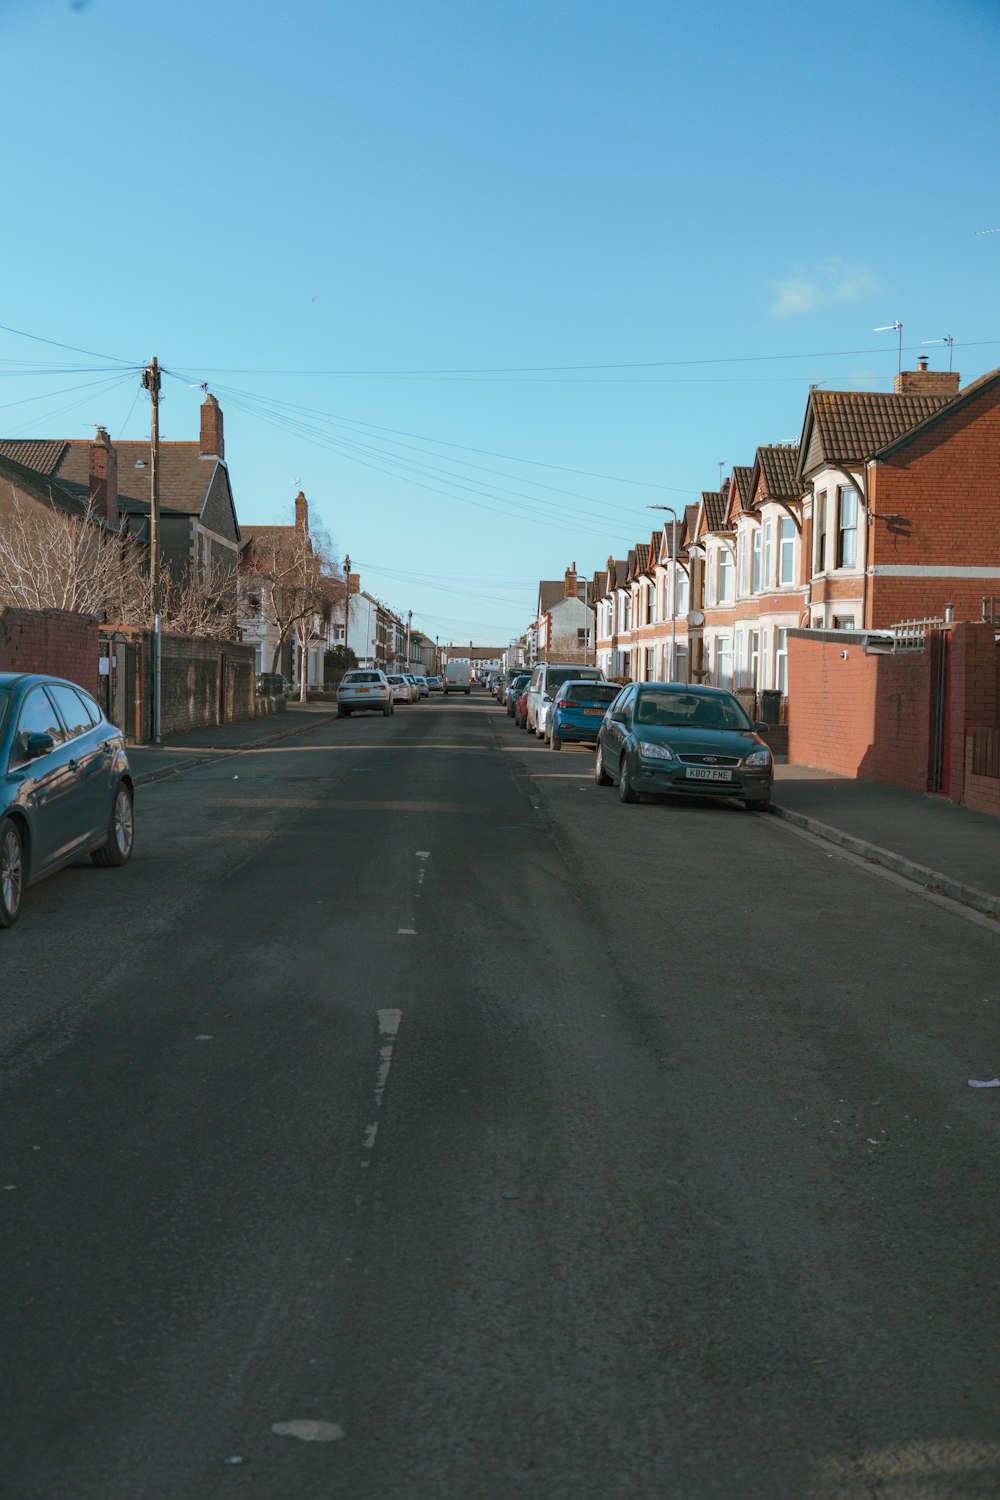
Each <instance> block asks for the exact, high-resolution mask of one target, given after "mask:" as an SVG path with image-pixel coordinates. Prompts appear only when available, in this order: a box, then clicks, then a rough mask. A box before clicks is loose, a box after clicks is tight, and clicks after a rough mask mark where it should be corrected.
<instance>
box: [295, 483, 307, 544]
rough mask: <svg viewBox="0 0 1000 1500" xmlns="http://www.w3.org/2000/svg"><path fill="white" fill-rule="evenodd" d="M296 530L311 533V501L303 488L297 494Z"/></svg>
mask: <svg viewBox="0 0 1000 1500" xmlns="http://www.w3.org/2000/svg"><path fill="white" fill-rule="evenodd" d="M295 530H296V531H304V532H305V534H306V536H308V535H309V501H308V500H307V499H306V497H305V495H303V493H302V491H301V490H299V493H298V494H297V495H296V496H295Z"/></svg>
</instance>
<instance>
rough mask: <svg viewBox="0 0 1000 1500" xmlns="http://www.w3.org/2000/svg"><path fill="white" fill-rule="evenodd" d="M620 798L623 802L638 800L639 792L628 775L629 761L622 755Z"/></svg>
mask: <svg viewBox="0 0 1000 1500" xmlns="http://www.w3.org/2000/svg"><path fill="white" fill-rule="evenodd" d="M618 799H619V801H621V802H638V800H639V793H638V792H637V791H636V790H635V788H634V787H633V785H632V783H631V781H630V780H629V775H628V761H627V760H626V759H625V757H624V755H623V756H622V763H621V769H620V770H619V772H618Z"/></svg>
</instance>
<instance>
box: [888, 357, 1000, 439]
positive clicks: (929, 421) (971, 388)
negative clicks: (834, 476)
mask: <svg viewBox="0 0 1000 1500" xmlns="http://www.w3.org/2000/svg"><path fill="white" fill-rule="evenodd" d="M997 384H1000V369H997V370H989V371H987V373H986V374H985V375H980V377H979V379H978V380H972V381H970V382H969V384H968V385H967V386H966V387H965V388H964V390H961V391H959V392H958V395H957V396H952V398H951V399H950V400H949V401H947V402H945V404H944V405H943V406H939V407H938V409H937V411H933V412H931V413H930V414H929V415H928V416H926V417H924V419H923V420H922V421H921V422H918V423H917V424H916V426H914V427H911V428H909V429H908V431H906V432H904V433H902V434H901V435H900V436H899V437H897V438H894V439H893V440H892V441H891V442H889V443H886V444H885V446H884V447H882V448H880V449H879V450H878V452H877V453H875V454H872V455H871V456H872V457H873V458H884V457H885V456H886V455H887V454H889V453H892V452H895V450H896V449H897V448H902V447H903V446H904V445H905V444H906V443H909V442H912V441H913V440H914V439H915V438H917V437H922V436H923V434H924V433H925V432H926V431H927V429H928V428H929V427H933V426H934V424H935V423H936V422H938V421H940V420H941V418H943V417H945V416H949V417H950V416H951V414H952V412H953V411H955V410H956V409H957V408H959V407H962V406H964V405H965V404H966V402H968V401H971V400H972V399H973V398H974V397H976V396H980V395H983V394H984V393H985V392H986V391H988V390H989V389H991V388H992V387H994V386H996V385H997Z"/></svg>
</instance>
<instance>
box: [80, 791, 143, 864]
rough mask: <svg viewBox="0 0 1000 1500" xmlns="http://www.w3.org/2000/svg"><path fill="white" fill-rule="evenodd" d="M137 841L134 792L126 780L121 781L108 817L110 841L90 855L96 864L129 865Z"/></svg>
mask: <svg viewBox="0 0 1000 1500" xmlns="http://www.w3.org/2000/svg"><path fill="white" fill-rule="evenodd" d="M134 843H135V818H134V816H133V813H132V793H131V792H130V791H129V789H128V787H127V786H126V785H125V783H124V781H119V783H118V790H117V791H116V792H115V800H114V803H113V804H112V808H111V816H110V818H109V819H108V842H107V843H106V844H105V845H104V847H103V848H102V849H95V850H94V852H93V854H92V855H91V856H90V857H91V859H92V860H93V861H94V864H95V865H102V866H103V867H104V868H108V867H109V866H112V865H127V864H128V862H129V860H130V859H131V858H132V846H133V844H134Z"/></svg>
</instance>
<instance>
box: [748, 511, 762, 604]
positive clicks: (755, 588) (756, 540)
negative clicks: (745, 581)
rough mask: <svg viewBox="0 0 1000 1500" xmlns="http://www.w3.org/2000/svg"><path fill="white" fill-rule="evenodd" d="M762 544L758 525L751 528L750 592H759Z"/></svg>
mask: <svg viewBox="0 0 1000 1500" xmlns="http://www.w3.org/2000/svg"><path fill="white" fill-rule="evenodd" d="M762 546H763V539H762V537H761V529H760V527H759V526H755V527H754V529H753V544H752V554H753V563H752V566H751V569H750V592H751V593H753V594H759V593H760V566H761V550H762Z"/></svg>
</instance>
